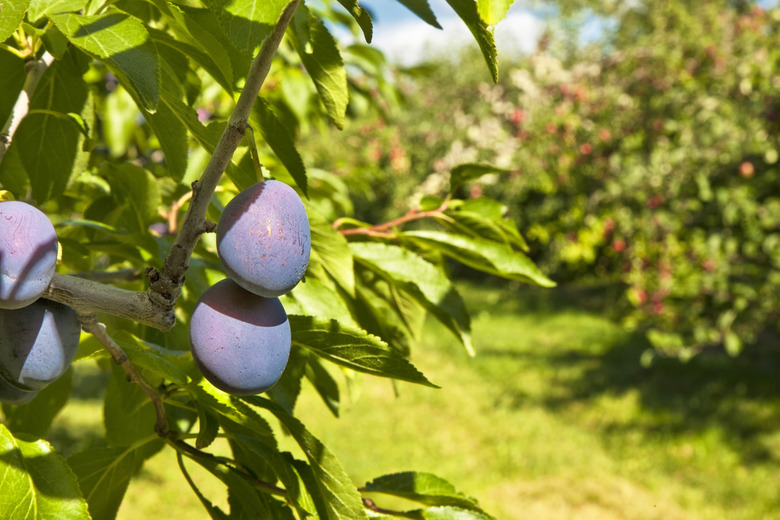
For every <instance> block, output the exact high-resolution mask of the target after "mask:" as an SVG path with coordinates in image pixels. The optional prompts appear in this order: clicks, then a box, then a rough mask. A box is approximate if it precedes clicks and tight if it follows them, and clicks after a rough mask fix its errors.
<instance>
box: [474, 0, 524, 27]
mask: <svg viewBox="0 0 780 520" xmlns="http://www.w3.org/2000/svg"><path fill="white" fill-rule="evenodd" d="M514 1H515V0H477V10H478V11H479V17H480V18H481V19H482V21H483V22H485V23H486V24H488V25H496V24H497V23H498V22H500V21H501V20H503V19H504V17H505V16H506V13H508V12H509V8H510V7H511V6H512V4H513V3H514Z"/></svg>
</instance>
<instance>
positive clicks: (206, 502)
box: [176, 452, 229, 520]
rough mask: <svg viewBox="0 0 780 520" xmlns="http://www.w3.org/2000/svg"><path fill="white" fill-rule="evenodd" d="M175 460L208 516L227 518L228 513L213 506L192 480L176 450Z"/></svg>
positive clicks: (179, 453)
mask: <svg viewBox="0 0 780 520" xmlns="http://www.w3.org/2000/svg"><path fill="white" fill-rule="evenodd" d="M176 461H177V462H178V463H179V469H180V470H181V473H182V475H184V480H186V481H187V484H189V485H190V488H191V489H192V491H193V493H195V496H197V497H198V500H200V503H201V504H202V505H203V508H204V509H205V510H206V512H208V514H209V516H210V517H211V518H212V519H213V520H229V517H228V515H226V514H225V512H224V511H222V510H221V509H220V508H218V507H217V506H215V505H214V504H213V503H212V502H211V501H210V500H209V499H208V498H206V496H205V495H204V494H203V493H202V492H201V490H200V488H199V487H198V485H197V484H196V483H195V482H194V481H193V480H192V477H190V474H189V472H188V471H187V467H186V466H185V465H184V459H183V457H182V454H181V452H176Z"/></svg>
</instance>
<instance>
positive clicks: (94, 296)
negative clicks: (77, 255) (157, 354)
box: [43, 273, 176, 331]
mask: <svg viewBox="0 0 780 520" xmlns="http://www.w3.org/2000/svg"><path fill="white" fill-rule="evenodd" d="M43 297H44V298H46V299H47V300H53V301H55V302H59V303H63V304H65V305H67V306H69V307H72V308H73V309H75V310H76V311H77V312H79V313H81V314H85V315H87V314H94V313H98V312H106V313H108V314H113V315H114V316H119V317H121V318H127V319H130V320H133V321H136V322H138V323H142V324H144V325H149V326H150V327H154V328H155V329H159V330H162V331H167V330H170V328H171V327H173V325H174V324H175V323H176V316H175V315H174V313H173V308H172V307H171V308H166V307H165V306H164V305H161V304H160V303H159V302H157V301H154V300H153V299H152V298H150V294H149V293H148V292H147V291H128V290H127V289H120V288H118V287H114V286H112V285H106V284H102V283H99V282H95V281H93V280H88V279H85V278H80V277H77V276H70V275H66V274H60V273H54V277H53V278H52V280H51V283H50V284H49V288H48V289H47V291H46V292H45V293H44V294H43Z"/></svg>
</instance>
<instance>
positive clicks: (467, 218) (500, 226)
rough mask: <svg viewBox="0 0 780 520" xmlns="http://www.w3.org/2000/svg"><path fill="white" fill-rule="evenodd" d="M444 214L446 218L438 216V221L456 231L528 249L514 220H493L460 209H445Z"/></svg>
mask: <svg viewBox="0 0 780 520" xmlns="http://www.w3.org/2000/svg"><path fill="white" fill-rule="evenodd" d="M444 216H445V217H447V218H439V220H440V222H441V223H442V224H443V225H444V226H446V227H448V228H450V229H452V230H453V231H455V232H457V233H462V234H464V235H470V236H473V237H481V238H484V239H487V240H491V241H495V242H500V243H503V244H506V245H508V246H511V247H517V248H519V249H521V250H523V251H528V244H527V243H526V241H525V239H524V238H523V237H522V236H521V235H520V232H519V231H518V230H517V226H516V225H515V224H514V221H511V220H508V219H497V220H494V219H492V218H488V217H485V216H484V215H481V214H479V213H475V212H471V211H462V210H458V211H447V212H446V213H445V214H444Z"/></svg>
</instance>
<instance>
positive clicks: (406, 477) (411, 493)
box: [363, 471, 481, 511]
mask: <svg viewBox="0 0 780 520" xmlns="http://www.w3.org/2000/svg"><path fill="white" fill-rule="evenodd" d="M363 489H364V491H370V492H374V493H382V494H385V495H392V496H396V497H401V498H405V499H407V500H412V501H414V502H419V503H421V504H425V505H428V506H454V507H458V508H462V509H470V510H475V511H481V509H480V508H479V505H478V504H477V501H476V500H474V499H473V498H470V497H467V496H465V495H463V494H462V493H458V492H457V491H456V490H455V486H453V485H452V484H450V483H449V482H448V481H446V480H444V479H443V478H441V477H438V476H436V475H433V474H431V473H423V472H416V471H406V472H402V473H394V474H391V475H383V476H381V477H379V478H376V479H374V480H372V481H371V482H369V483H368V484H366V485H365V486H364V488H363Z"/></svg>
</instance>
